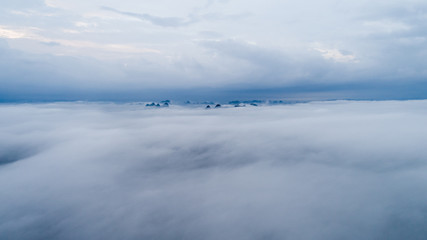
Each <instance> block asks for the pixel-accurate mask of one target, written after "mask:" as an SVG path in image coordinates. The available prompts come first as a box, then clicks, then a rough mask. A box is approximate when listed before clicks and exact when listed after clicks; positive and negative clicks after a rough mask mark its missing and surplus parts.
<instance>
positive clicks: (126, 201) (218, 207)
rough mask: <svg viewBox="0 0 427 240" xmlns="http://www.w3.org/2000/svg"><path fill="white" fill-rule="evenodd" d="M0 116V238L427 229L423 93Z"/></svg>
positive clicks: (7, 109) (40, 109)
mask: <svg viewBox="0 0 427 240" xmlns="http://www.w3.org/2000/svg"><path fill="white" fill-rule="evenodd" d="M0 116H1V117H0V203H1V204H0V239H24V240H25V239H31V240H34V239H40V240H41V239H43V240H45V239H66V240H68V239H69V240H71V239H102V240H109V239H156V240H161V239H207V240H214V239H215V240H216V239H328V240H329V239H357V240H359V239H426V237H427V191H426V190H427V101H382V102H373V101H372V102H371V101H367V102H352V101H332V102H311V103H304V104H295V105H280V106H261V107H246V108H221V109H210V110H206V109H204V108H203V107H197V106H196V107H184V106H171V107H170V108H161V109H150V108H146V107H144V106H143V105H137V104H109V103H50V104H3V105H0Z"/></svg>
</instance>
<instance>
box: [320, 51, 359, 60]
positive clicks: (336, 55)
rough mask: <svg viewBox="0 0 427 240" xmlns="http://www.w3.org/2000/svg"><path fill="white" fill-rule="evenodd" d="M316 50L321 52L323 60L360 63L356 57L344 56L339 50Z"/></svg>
mask: <svg viewBox="0 0 427 240" xmlns="http://www.w3.org/2000/svg"><path fill="white" fill-rule="evenodd" d="M315 50H317V51H319V52H320V53H321V54H322V56H323V58H325V59H330V60H333V61H335V62H358V61H357V59H356V57H355V56H354V55H352V54H344V53H342V52H341V51H340V50H338V49H322V48H315Z"/></svg>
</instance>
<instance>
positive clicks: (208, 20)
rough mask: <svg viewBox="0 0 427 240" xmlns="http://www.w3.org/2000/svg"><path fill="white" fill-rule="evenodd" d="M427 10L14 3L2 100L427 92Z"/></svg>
mask: <svg viewBox="0 0 427 240" xmlns="http://www.w3.org/2000/svg"><path fill="white" fill-rule="evenodd" d="M426 10H427V2H426V1H422V0H405V1H402V0H377V1H374V2H372V1H367V0H358V1H352V0H350V1H336V0H321V1H317V0H316V1H315V0H305V1H284V0H280V1H279V0H264V1H243V0H207V1H195V0H183V1H171V0H156V1H154V0H144V1H136V0H129V1H118V0H102V1H101V0H93V1H84V0H73V1H70V0H69V1H65V0H45V1H42V0H15V1H6V0H3V1H2V3H1V5H0V53H1V54H0V83H1V84H2V86H3V87H2V89H1V90H0V92H1V96H2V97H1V98H0V100H2V101H7V100H19V99H20V100H25V99H31V98H34V96H36V95H37V96H39V99H43V98H46V99H49V98H55V94H56V95H58V96H67V94H68V95H69V96H70V98H73V97H74V98H78V97H79V94H81V95H82V96H86V95H91V94H92V95H93V94H95V93H96V94H97V96H100V98H105V99H108V98H109V97H111V96H117V95H122V96H126V94H128V95H132V94H133V95H135V94H137V93H138V92H140V93H142V95H143V94H147V95H146V96H151V95H150V94H149V93H150V92H151V93H152V94H153V91H154V90H156V91H160V90H162V91H163V93H166V92H168V93H169V95H173V94H171V92H174V91H175V92H176V95H179V94H180V93H179V92H180V91H181V94H185V93H186V92H185V91H191V89H199V90H200V89H201V90H202V91H205V92H204V93H203V95H206V96H210V95H211V96H212V97H218V96H220V95H221V94H218V92H224V91H230V92H231V93H230V94H233V93H236V92H240V93H241V92H242V90H245V92H250V93H251V94H252V96H253V97H258V96H261V95H262V96H265V97H268V95H269V92H271V89H276V90H277V89H280V91H278V92H276V93H275V95H274V97H277V96H281V94H280V93H281V92H284V93H287V94H290V93H294V94H295V93H297V92H300V93H301V95H300V96H303V97H307V96H308V97H309V96H312V95H313V96H315V95H316V94H318V93H319V92H323V93H324V94H323V96H324V97H325V96H326V98H327V97H328V96H329V95H328V94H329V93H330V92H337V91H338V90H337V89H339V90H340V91H341V94H340V95H336V94H335V95H333V94H332V95H330V96H332V97H338V98H346V97H347V98H358V97H359V98H366V97H367V98H378V99H380V98H387V97H389V98H393V97H394V98H420V97H421V98H422V97H427V96H426V95H425V92H426V91H425V89H426V88H427V87H426V86H427V83H426V81H425V80H424V79H425V78H426V76H427V70H426V69H427V66H426V65H427V44H426V34H427V33H426V29H427V26H426V25H427V11H426ZM152 90H153V91H152ZM344 90H345V91H344ZM154 92H155V91H154ZM260 92H263V94H260ZM159 93H160V92H159ZM205 93H206V94H205ZM85 94H86V95H85ZM251 94H247V95H244V96H243V95H242V96H243V97H248V98H249V97H252V96H251ZM133 95H132V96H133ZM153 95H156V94H153ZM166 95H167V94H166ZM223 95H224V94H223ZM223 95H221V96H223ZM225 95H227V94H225ZM102 96H103V97H102ZM165 97H167V96H165Z"/></svg>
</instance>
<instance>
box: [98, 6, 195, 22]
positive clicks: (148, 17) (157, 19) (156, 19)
mask: <svg viewBox="0 0 427 240" xmlns="http://www.w3.org/2000/svg"><path fill="white" fill-rule="evenodd" d="M101 9H103V10H106V11H110V12H114V13H117V14H121V15H125V16H129V17H134V18H138V19H140V20H143V21H148V22H150V23H151V24H154V25H158V26H162V27H182V26H188V25H190V24H193V23H196V22H198V21H200V20H199V19H198V18H197V16H195V15H189V16H188V18H185V19H184V18H178V17H158V16H153V15H150V14H147V13H133V12H126V11H119V10H117V9H114V8H111V7H105V6H103V7H101Z"/></svg>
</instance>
